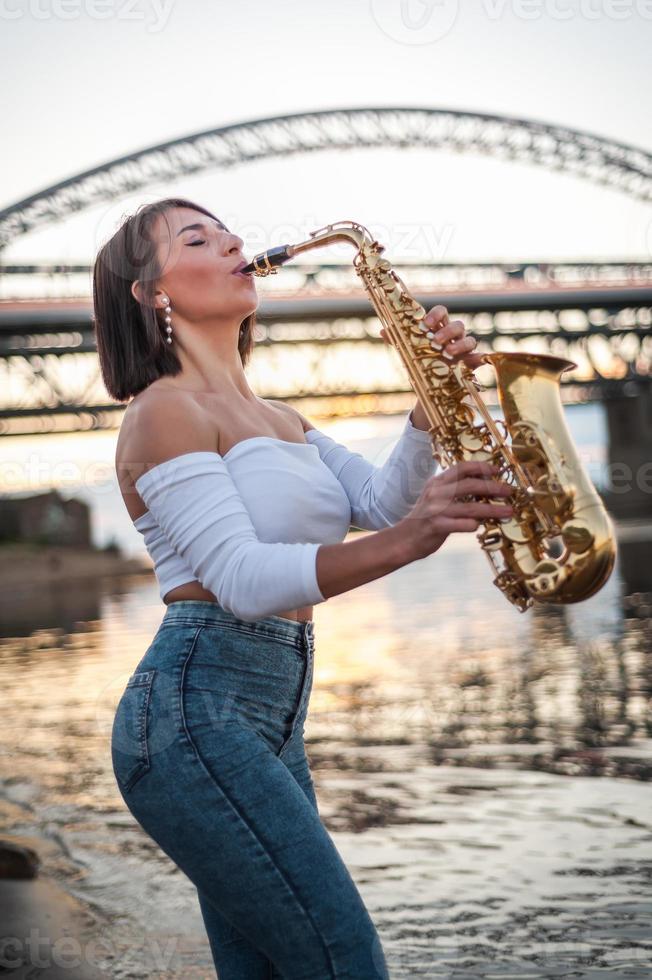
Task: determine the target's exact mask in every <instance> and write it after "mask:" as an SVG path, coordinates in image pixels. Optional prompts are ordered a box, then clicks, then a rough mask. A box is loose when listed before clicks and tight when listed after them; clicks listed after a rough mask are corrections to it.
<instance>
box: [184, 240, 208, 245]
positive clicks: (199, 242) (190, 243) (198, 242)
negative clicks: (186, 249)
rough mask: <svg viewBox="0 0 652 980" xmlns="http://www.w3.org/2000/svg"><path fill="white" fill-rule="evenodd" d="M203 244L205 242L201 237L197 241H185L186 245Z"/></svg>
mask: <svg viewBox="0 0 652 980" xmlns="http://www.w3.org/2000/svg"><path fill="white" fill-rule="evenodd" d="M205 244H206V242H205V241H204V240H203V239H200V240H199V241H197V242H186V245H205Z"/></svg>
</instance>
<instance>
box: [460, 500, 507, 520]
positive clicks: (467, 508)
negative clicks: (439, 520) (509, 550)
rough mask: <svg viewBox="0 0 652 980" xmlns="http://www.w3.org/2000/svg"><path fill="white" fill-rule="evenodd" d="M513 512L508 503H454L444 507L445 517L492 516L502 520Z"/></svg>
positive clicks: (478, 517)
mask: <svg viewBox="0 0 652 980" xmlns="http://www.w3.org/2000/svg"><path fill="white" fill-rule="evenodd" d="M513 514H514V511H513V508H512V507H510V506H509V504H483V503H466V504H461V503H454V504H449V506H448V507H447V508H446V516H447V517H472V518H473V519H474V520H487V518H493V519H494V520H497V521H502V520H504V519H505V518H506V517H512V516H513Z"/></svg>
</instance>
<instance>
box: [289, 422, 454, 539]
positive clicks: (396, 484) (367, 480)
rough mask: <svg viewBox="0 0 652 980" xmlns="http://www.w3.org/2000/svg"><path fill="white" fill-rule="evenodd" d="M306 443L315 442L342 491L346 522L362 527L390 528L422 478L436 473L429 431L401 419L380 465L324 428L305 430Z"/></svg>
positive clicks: (419, 487)
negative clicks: (347, 507)
mask: <svg viewBox="0 0 652 980" xmlns="http://www.w3.org/2000/svg"><path fill="white" fill-rule="evenodd" d="M306 442H311V443H314V444H315V445H316V446H317V449H318V451H319V455H320V457H321V459H322V462H324V463H325V464H326V466H328V468H329V469H330V470H331V472H332V473H333V475H334V476H335V477H337V479H338V480H339V482H340V484H341V485H342V486H343V488H344V490H345V491H346V495H347V497H348V499H349V504H350V506H351V523H352V525H353V526H354V527H359V528H362V529H363V530H366V531H379V530H381V528H387V527H393V526H394V525H395V524H396V523H397V522H398V521H399V520H401V518H403V517H405V516H406V515H407V514H408V513H409V511H410V510H411V509H412V507H413V506H414V504H415V503H416V502H417V500H418V498H419V494H420V493H421V491H422V490H423V488H424V486H425V483H426V481H427V480H428V479H429V478H430V477H431V476H434V474H435V472H436V471H437V462H436V460H435V459H434V457H433V454H432V452H433V447H432V440H431V438H430V435H429V434H428V433H427V432H424V431H423V430H421V429H417V428H416V427H415V426H414V425H412V423H411V421H410V419H409V418H408V419H406V421H405V425H404V427H403V431H402V433H401V436H400V438H399V440H398V442H397V443H396V445H395V446H394V447H393V449H392V451H391V453H390V455H389V456H388V458H387V459H386V461H385V462H384V463H383V465H382V466H375V465H374V464H373V463H371V462H369V460H367V459H365V458H364V456H362V454H361V453H356V452H352V451H351V450H350V449H347V447H346V446H344V445H343V444H342V443H339V442H336V441H335V440H334V439H332V438H331V437H330V436H328V435H326V433H325V432H321V431H320V430H319V429H316V428H314V427H313V428H311V429H308V431H307V432H306Z"/></svg>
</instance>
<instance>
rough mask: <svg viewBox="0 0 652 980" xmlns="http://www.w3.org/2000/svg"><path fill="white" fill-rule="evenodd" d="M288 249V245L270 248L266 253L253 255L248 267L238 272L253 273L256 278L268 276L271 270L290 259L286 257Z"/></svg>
mask: <svg viewBox="0 0 652 980" xmlns="http://www.w3.org/2000/svg"><path fill="white" fill-rule="evenodd" d="M289 248H290V246H289V245H278V246H277V247H276V248H270V249H269V251H268V252H261V253H260V255H254V257H253V259H252V260H251V262H250V263H249V265H246V266H245V267H244V269H241V270H240V272H255V273H256V275H257V276H266V275H269V273H270V272H271V271H272V270H273V269H275V268H276V267H277V266H279V265H283V263H284V262H287V260H288V259H289V258H290V257H291V256H290V255H288V249H289Z"/></svg>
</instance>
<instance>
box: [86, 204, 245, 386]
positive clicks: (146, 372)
mask: <svg viewBox="0 0 652 980" xmlns="http://www.w3.org/2000/svg"><path fill="white" fill-rule="evenodd" d="M170 208H192V209H193V210H194V211H200V212H201V213H202V214H205V215H207V217H209V218H214V219H215V220H216V221H219V220H220V219H219V218H217V217H216V216H215V215H214V214H212V213H211V212H210V211H209V210H207V208H204V207H201V205H199V204H195V203H194V202H193V201H188V200H186V199H185V198H182V197H166V198H163V199H162V200H159V201H154V202H153V203H151V204H144V205H142V206H141V207H139V208H138V210H137V211H136V212H135V213H134V214H132V215H129V216H128V217H127V218H126V219H125V220H124V221H123V223H122V224H121V225H120V227H119V228H118V230H117V231H116V232H115V234H114V235H112V237H111V238H110V239H109V240H108V241H107V242H106V243H105V244H104V245H103V246H102V247H101V249H100V250H99V252H98V253H97V257H96V259H95V265H94V267H93V330H94V333H95V343H96V346H97V353H98V356H99V359H100V370H101V372H102V380H103V381H104V386H105V387H106V390H107V391H108V393H109V394H110V395H111V397H112V398H115V399H116V400H117V401H120V402H122V401H127V399H129V398H131V397H133V396H134V395H137V394H138V392H139V391H142V390H143V389H144V388H146V387H147V386H148V385H149V384H151V383H152V381H155V380H156V379H157V378H160V377H163V375H172V376H174V375H175V374H178V373H179V372H180V371H181V361H180V360H179V358H178V357H177V355H176V354H175V353H174V350H173V349H171V345H169V344H168V343H167V337H166V335H165V332H164V329H163V325H162V323H160V322H159V320H158V318H157V311H156V308H155V307H154V305H153V304H154V292H155V290H154V283H155V282H156V280H157V279H158V278H159V276H160V275H161V268H160V263H159V261H158V258H157V252H156V244H155V243H154V242H153V241H152V238H151V231H152V227H153V224H154V221H155V219H156V217H157V216H158V215H163V216H164V217H165V212H166V211H168V210H169V209H170ZM165 220H167V219H165ZM135 279H138V280H140V282H141V283H142V296H143V302H142V303H139V302H138V301H137V300H136V299H135V298H134V296H133V294H132V292H131V284H132V283H133V281H134V280H135ZM255 322H256V317H255V314H254V313H251V314H249V316H247V317H245V319H244V320H243V321H242V324H241V326H240V336H239V338H238V351H239V353H240V358H241V360H242V365H243V367H244V366H245V365H246V364H247V361H248V360H249V357H250V356H251V352H252V350H253V347H254V325H255Z"/></svg>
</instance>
